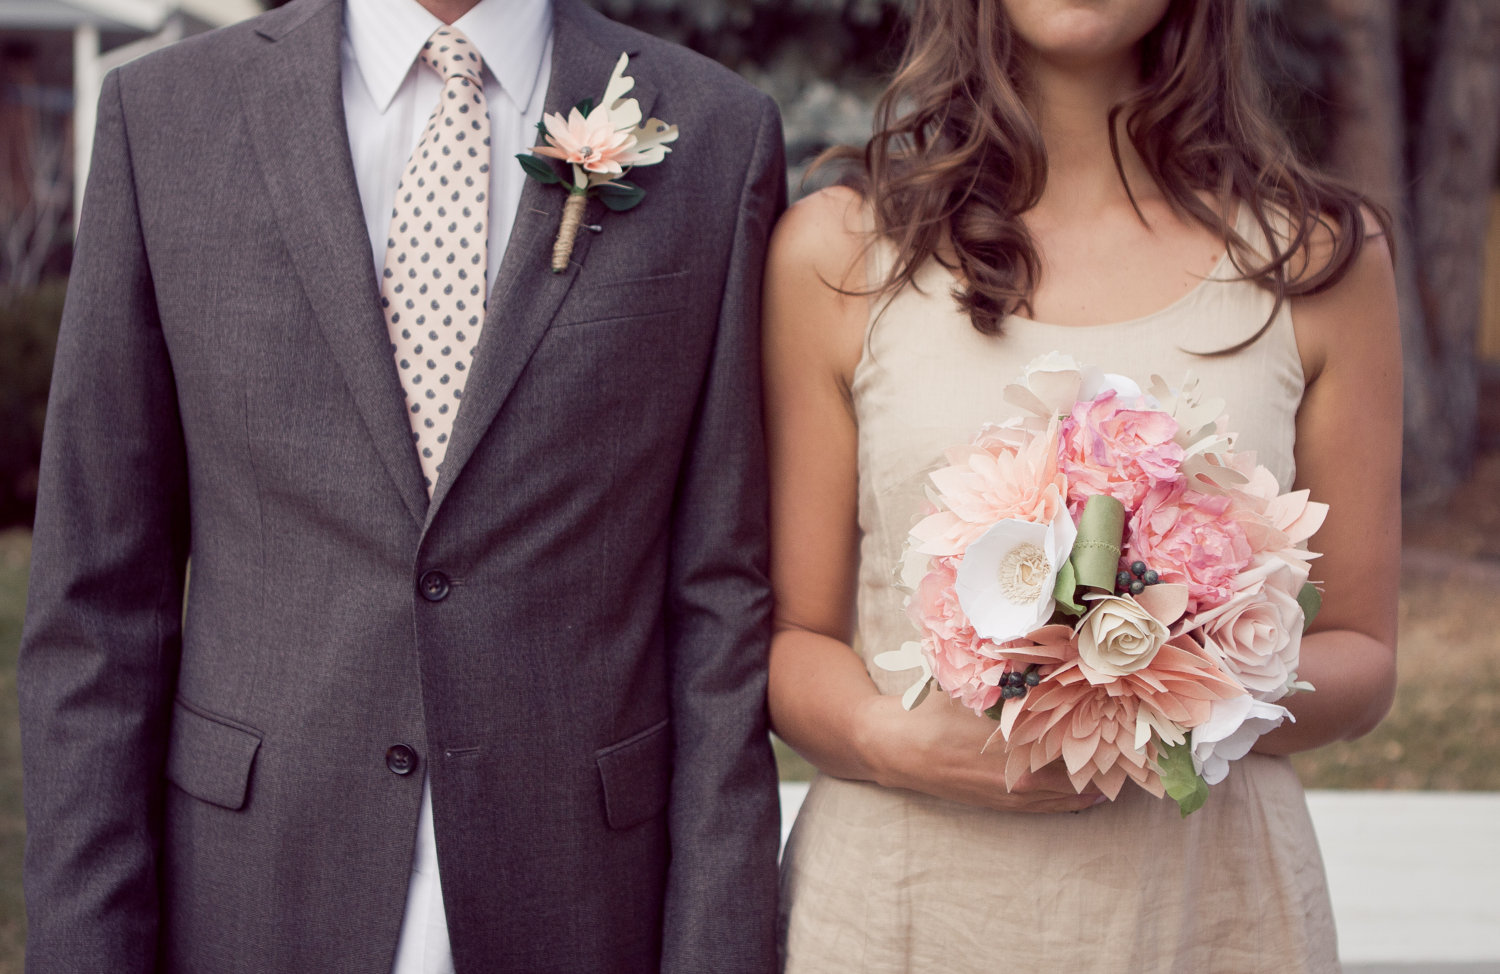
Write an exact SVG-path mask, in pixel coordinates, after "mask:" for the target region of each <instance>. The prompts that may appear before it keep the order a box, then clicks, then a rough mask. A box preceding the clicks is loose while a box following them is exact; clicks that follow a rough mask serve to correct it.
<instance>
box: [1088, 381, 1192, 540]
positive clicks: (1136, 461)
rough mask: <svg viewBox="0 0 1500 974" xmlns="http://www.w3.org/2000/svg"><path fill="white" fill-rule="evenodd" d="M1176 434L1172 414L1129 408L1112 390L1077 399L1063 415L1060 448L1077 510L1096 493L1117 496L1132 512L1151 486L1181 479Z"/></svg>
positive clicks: (1180, 450)
mask: <svg viewBox="0 0 1500 974" xmlns="http://www.w3.org/2000/svg"><path fill="white" fill-rule="evenodd" d="M1176 435H1177V421H1176V420H1174V419H1173V418H1172V417H1171V416H1169V415H1167V414H1166V413H1164V412H1161V411H1160V410H1156V409H1135V408H1131V407H1129V406H1127V405H1125V404H1123V403H1122V402H1121V401H1120V398H1119V397H1118V396H1117V395H1116V394H1115V393H1114V392H1113V391H1107V392H1104V393H1101V394H1100V395H1099V396H1098V397H1096V398H1094V399H1091V400H1089V401H1087V402H1080V403H1078V404H1077V405H1075V406H1074V407H1073V412H1072V415H1070V416H1069V417H1068V418H1067V419H1065V420H1064V421H1063V424H1062V431H1061V441H1060V444H1059V451H1058V452H1059V456H1058V467H1059V469H1061V470H1062V472H1063V474H1064V475H1065V476H1066V477H1067V478H1068V506H1069V508H1070V509H1071V510H1072V511H1073V513H1074V515H1075V516H1076V515H1077V513H1078V511H1079V510H1080V509H1081V508H1082V507H1083V504H1084V502H1085V501H1086V500H1088V498H1089V497H1090V496H1091V495H1093V494H1108V495H1110V496H1111V497H1114V498H1115V499H1117V500H1118V501H1119V502H1120V503H1121V504H1124V505H1125V511H1126V513H1127V514H1128V513H1130V512H1132V511H1134V510H1135V509H1136V507H1137V506H1138V505H1139V504H1140V502H1141V499H1142V498H1143V497H1144V496H1145V495H1146V492H1147V491H1148V490H1150V489H1151V488H1153V487H1156V486H1158V485H1168V486H1170V485H1173V484H1176V483H1178V482H1180V481H1181V479H1182V477H1181V475H1180V473H1179V472H1178V468H1179V467H1180V466H1181V464H1182V458H1183V449H1182V447H1181V446H1179V445H1178V444H1177V442H1176V441H1175V439H1174V437H1175V436H1176Z"/></svg>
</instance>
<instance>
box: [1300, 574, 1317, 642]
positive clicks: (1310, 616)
mask: <svg viewBox="0 0 1500 974" xmlns="http://www.w3.org/2000/svg"><path fill="white" fill-rule="evenodd" d="M1297 604H1298V605H1300V606H1302V631H1303V632H1307V627H1308V626H1311V625H1312V622H1313V620H1314V619H1316V618H1317V617H1318V610H1319V609H1321V608H1323V593H1322V592H1319V591H1318V587H1317V586H1316V585H1314V584H1313V583H1312V582H1305V583H1303V585H1302V591H1300V592H1298V593H1297Z"/></svg>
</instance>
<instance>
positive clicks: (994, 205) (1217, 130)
mask: <svg viewBox="0 0 1500 974" xmlns="http://www.w3.org/2000/svg"><path fill="white" fill-rule="evenodd" d="M914 8H915V9H914V10H913V12H912V16H911V21H910V30H909V34H908V38H907V45H906V51H905V54H904V55H903V57H902V61H901V64H900V67H899V68H898V69H897V72H896V75H895V77H894V79H893V80H892V81H891V84H890V86H889V87H888V88H887V89H886V91H885V94H884V95H883V96H882V97H881V99H880V101H879V103H878V105H877V108H876V132H875V135H874V136H873V137H872V138H871V139H870V141H869V142H868V143H867V144H866V145H865V147H864V148H863V149H862V150H861V149H859V148H858V147H854V146H843V147H838V148H834V149H831V150H829V152H827V153H825V154H824V157H823V158H822V159H820V160H819V163H820V164H825V163H835V164H837V163H839V162H843V163H844V164H845V165H847V166H849V169H850V171H849V172H848V173H847V174H846V176H845V179H844V182H846V183H847V184H851V185H853V187H854V188H855V189H857V190H859V191H860V192H861V193H862V194H863V195H864V197H865V199H866V200H867V201H868V202H869V203H870V205H871V206H872V208H873V210H874V213H875V222H876V227H877V229H878V230H879V232H880V233H881V234H882V235H883V236H885V237H887V238H889V239H890V240H892V241H893V242H894V244H895V246H896V249H897V258H896V260H895V261H894V262H893V264H892V266H891V268H890V271H889V274H888V275H887V277H886V279H885V280H883V281H880V282H872V288H871V292H870V293H874V294H885V293H890V292H893V291H895V290H898V289H900V288H901V287H903V286H905V285H907V284H910V283H911V282H912V279H913V277H914V276H915V274H916V273H917V271H918V270H919V269H920V268H921V267H922V265H923V264H924V263H925V262H926V261H927V260H928V259H929V258H937V259H938V260H939V261H940V262H942V263H943V264H944V266H946V267H948V268H949V269H951V270H954V271H956V273H957V275H958V278H959V280H961V281H962V282H964V283H963V285H962V286H961V287H959V288H957V289H955V292H954V293H955V297H956V298H957V300H958V303H959V305H960V307H961V308H962V309H963V310H964V311H965V312H967V313H968V314H969V316H970V318H971V319H972V320H973V322H974V327H975V328H977V329H978V330H979V331H981V332H983V333H985V334H990V335H993V334H998V333H999V332H1000V323H1001V321H1002V320H1003V319H1004V318H1005V316H1006V315H1009V314H1013V313H1016V312H1017V311H1019V310H1021V309H1027V310H1028V311H1029V309H1030V303H1029V301H1030V296H1031V294H1032V292H1033V290H1034V288H1035V287H1036V285H1037V282H1038V281H1039V279H1040V274H1041V260H1040V258H1039V256H1038V254H1037V250H1036V245H1035V243H1034V242H1033V240H1032V239H1031V236H1030V235H1029V234H1028V232H1027V230H1026V227H1025V225H1024V224H1023V223H1022V221H1021V214H1023V213H1025V212H1026V211H1027V210H1029V209H1031V207H1033V206H1035V205H1036V203H1037V201H1038V200H1039V199H1040V197H1041V195H1042V189H1043V187H1044V185H1045V184H1046V179H1047V156H1046V150H1045V148H1044V147H1043V144H1042V137H1041V132H1040V130H1039V129H1038V128H1037V125H1036V122H1035V121H1034V120H1033V119H1032V117H1031V115H1030V113H1029V112H1028V110H1027V108H1026V105H1025V95H1026V92H1025V85H1026V79H1025V75H1024V72H1023V70H1022V64H1021V61H1022V58H1021V53H1022V52H1021V49H1020V48H1021V45H1020V42H1019V41H1018V39H1017V38H1016V36H1015V34H1014V32H1013V31H1012V28H1011V26H1010V23H1009V21H1008V19H1007V17H1006V15H1005V11H1004V9H1003V6H1002V4H1001V2H1000V0H915V3H914ZM1248 37H1249V29H1248V23H1247V16H1246V11H1245V3H1244V0H1171V3H1170V5H1169V6H1168V9H1167V11H1166V13H1165V14H1164V15H1163V16H1162V19H1161V22H1160V23H1158V24H1157V25H1156V26H1155V27H1154V28H1153V29H1152V30H1151V32H1150V33H1149V34H1148V35H1147V36H1146V37H1144V38H1143V39H1142V40H1141V42H1140V47H1141V56H1140V63H1141V84H1140V86H1139V88H1137V89H1136V90H1135V91H1134V92H1133V93H1132V94H1130V95H1129V96H1128V97H1127V98H1125V99H1124V100H1123V101H1122V102H1120V103H1119V104H1118V105H1116V106H1114V108H1113V110H1112V111H1111V112H1110V116H1109V130H1110V147H1111V150H1112V151H1113V154H1114V162H1115V168H1116V170H1117V171H1118V172H1119V173H1120V179H1121V182H1122V183H1124V184H1125V189H1126V192H1127V193H1128V194H1129V195H1130V200H1131V202H1132V204H1134V203H1135V195H1134V192H1133V191H1132V189H1131V187H1130V185H1129V182H1128V181H1127V180H1126V176H1125V170H1124V167H1123V164H1122V161H1121V157H1120V145H1119V141H1118V131H1119V129H1121V128H1123V130H1124V132H1125V137H1126V138H1128V139H1129V140H1130V143H1131V145H1132V146H1134V148H1135V150H1136V152H1137V153H1139V155H1140V157H1141V159H1142V161H1143V162H1144V163H1145V166H1146V170H1147V171H1148V172H1149V173H1150V175H1151V177H1152V179H1153V180H1154V181H1155V182H1156V185H1157V186H1158V187H1160V189H1161V191H1162V193H1163V194H1164V196H1165V198H1166V200H1167V202H1168V204H1169V205H1170V206H1171V207H1172V208H1173V209H1174V210H1175V211H1176V212H1178V213H1179V214H1181V215H1184V216H1185V217H1186V218H1188V219H1191V220H1194V221H1196V222H1198V223H1199V224H1202V225H1203V226H1204V227H1206V228H1208V229H1209V230H1211V231H1213V232H1214V233H1216V234H1218V235H1219V236H1220V237H1221V238H1222V239H1223V240H1224V241H1225V242H1226V245H1227V247H1228V249H1229V254H1230V257H1231V259H1232V260H1233V262H1234V265H1235V267H1236V268H1237V270H1238V271H1239V273H1240V274H1241V275H1242V277H1243V278H1244V279H1246V280H1250V281H1254V282H1255V283H1257V284H1259V285H1261V286H1263V287H1265V288H1267V289H1268V290H1270V291H1271V292H1273V293H1274V294H1275V295H1276V306H1277V307H1278V308H1279V307H1280V305H1281V303H1282V302H1283V301H1284V300H1285V299H1286V298H1288V297H1294V296H1298V295H1306V294H1314V293H1317V292H1318V291H1321V290H1323V289H1325V288H1327V287H1329V286H1330V285H1332V284H1334V283H1335V282H1337V281H1338V280H1339V279H1340V278H1342V277H1343V276H1344V274H1345V273H1346V272H1347V271H1348V269H1349V266H1350V264H1351V263H1352V262H1353V261H1354V259H1355V257H1356V256H1357V255H1358V254H1359V251H1360V248H1361V247H1362V246H1363V245H1364V241H1365V224H1364V220H1363V218H1362V215H1361V212H1360V207H1361V206H1362V205H1364V206H1369V207H1370V209H1371V211H1372V212H1374V213H1375V216H1376V220H1377V222H1378V223H1379V225H1380V228H1381V230H1382V232H1383V233H1385V235H1386V238H1387V239H1388V240H1389V239H1390V219H1389V216H1388V215H1387V214H1386V213H1385V212H1384V211H1382V210H1380V209H1379V208H1378V207H1375V206H1371V204H1369V202H1368V201H1366V200H1364V199H1363V198H1362V197H1361V196H1360V195H1359V194H1358V193H1356V192H1354V191H1353V190H1351V189H1349V188H1348V187H1346V186H1344V185H1342V184H1340V183H1339V182H1337V181H1335V180H1333V179H1330V178H1328V177H1326V176H1324V175H1321V174H1319V173H1317V172H1316V171H1314V170H1313V169H1311V168H1309V167H1308V166H1306V165H1305V164H1303V163H1302V162H1300V161H1299V160H1298V159H1297V157H1296V155H1295V154H1294V152H1293V151H1292V148H1291V144H1290V142H1289V141H1288V139H1287V137H1286V135H1285V134H1284V133H1283V132H1282V131H1281V129H1280V128H1279V127H1278V126H1277V125H1276V124H1275V123H1274V122H1272V120H1271V118H1270V116H1269V114H1268V113H1267V110H1266V108H1265V107H1264V102H1265V98H1266V94H1265V91H1264V85H1263V83H1262V82H1261V80H1260V79H1259V78H1258V77H1257V75H1256V73H1255V71H1254V69H1253V67H1252V64H1251V56H1250V50H1249V40H1248ZM1121 119H1123V121H1124V124H1123V126H1121V125H1119V124H1118V122H1119V121H1120V120H1121ZM850 164H852V165H850ZM1200 194H1208V195H1210V196H1211V197H1213V198H1214V199H1216V200H1222V201H1239V202H1240V203H1242V204H1243V205H1245V206H1247V207H1248V208H1249V211H1250V213H1251V214H1253V216H1254V218H1255V221H1256V222H1257V223H1258V224H1259V225H1260V228H1261V230H1262V233H1263V236H1264V238H1265V241H1266V243H1267V245H1268V251H1269V252H1268V253H1266V252H1262V250H1261V249H1258V248H1257V247H1256V246H1255V245H1253V244H1252V243H1251V242H1250V241H1248V240H1246V239H1244V237H1242V236H1241V235H1240V234H1238V233H1237V232H1236V231H1235V228H1234V226H1233V216H1232V214H1231V215H1230V216H1229V217H1228V218H1227V219H1226V217H1225V215H1224V214H1222V213H1221V212H1219V211H1218V210H1217V209H1216V208H1215V207H1213V206H1210V205H1208V203H1206V202H1205V201H1204V199H1203V197H1202V196H1201V195H1200ZM1136 212H1137V213H1138V214H1140V208H1139V206H1137V207H1136ZM1144 219H1145V217H1144V215H1142V220H1144ZM1319 224H1322V225H1324V226H1326V227H1327V228H1328V229H1329V230H1330V231H1331V235H1332V252H1331V254H1330V255H1329V256H1328V257H1327V259H1326V260H1323V259H1320V260H1319V261H1318V262H1317V264H1316V265H1312V264H1310V263H1309V261H1308V244H1309V242H1310V240H1311V238H1312V234H1313V232H1314V230H1315V228H1316V227H1317V226H1318V225H1319ZM1272 314H1273V317H1274V314H1275V313H1274V311H1273V313H1272Z"/></svg>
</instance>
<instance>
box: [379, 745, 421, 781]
mask: <svg viewBox="0 0 1500 974" xmlns="http://www.w3.org/2000/svg"><path fill="white" fill-rule="evenodd" d="M385 766H386V767H387V768H390V769H391V774H399V775H400V776H401V777H403V778H404V777H406V776H407V775H409V774H411V773H412V772H413V771H415V770H417V752H416V751H413V750H412V749H411V748H409V747H407V746H406V745H405V744H392V745H391V746H390V747H389V748H387V749H386V752H385Z"/></svg>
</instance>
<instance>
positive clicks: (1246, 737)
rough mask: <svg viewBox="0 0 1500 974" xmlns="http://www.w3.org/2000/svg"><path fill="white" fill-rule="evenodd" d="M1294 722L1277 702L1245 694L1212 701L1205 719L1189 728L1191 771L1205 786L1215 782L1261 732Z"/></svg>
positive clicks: (1221, 778) (1247, 750) (1246, 750)
mask: <svg viewBox="0 0 1500 974" xmlns="http://www.w3.org/2000/svg"><path fill="white" fill-rule="evenodd" d="M1283 720H1292V721H1295V720H1296V718H1295V717H1293V716H1292V712H1291V711H1290V710H1287V709H1286V708H1285V707H1282V706H1280V705H1279V704H1274V703H1266V702H1265V701H1262V700H1256V699H1254V698H1252V697H1251V696H1249V695H1248V694H1247V695H1245V696H1243V697H1230V698H1229V699H1228V700H1215V701H1214V702H1213V706H1212V707H1211V708H1210V710H1209V715H1208V720H1206V721H1204V722H1203V723H1201V724H1199V725H1198V726H1197V727H1194V728H1193V770H1194V771H1196V772H1198V773H1199V774H1200V775H1202V776H1203V781H1204V783H1205V784H1208V785H1216V784H1218V783H1219V782H1221V781H1223V780H1224V776H1225V775H1227V774H1229V762H1230V761H1238V760H1239V759H1240V758H1242V757H1244V756H1245V755H1246V754H1249V753H1250V748H1252V747H1254V746H1255V742H1256V741H1257V740H1259V739H1260V736H1261V735H1262V734H1267V733H1270V732H1271V731H1273V730H1275V729H1276V728H1278V727H1280V726H1281V722H1282V721H1283Z"/></svg>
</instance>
